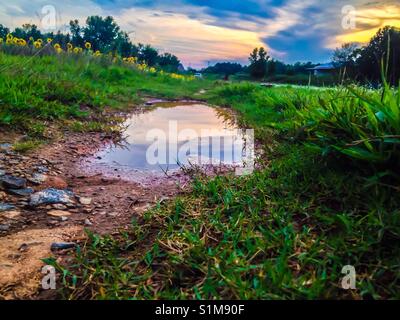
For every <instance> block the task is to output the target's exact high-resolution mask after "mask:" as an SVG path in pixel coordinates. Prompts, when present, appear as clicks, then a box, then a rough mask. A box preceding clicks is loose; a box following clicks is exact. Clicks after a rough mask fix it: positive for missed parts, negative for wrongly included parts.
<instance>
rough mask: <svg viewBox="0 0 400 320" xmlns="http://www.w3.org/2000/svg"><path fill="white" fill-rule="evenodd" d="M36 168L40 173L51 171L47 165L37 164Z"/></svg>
mask: <svg viewBox="0 0 400 320" xmlns="http://www.w3.org/2000/svg"><path fill="white" fill-rule="evenodd" d="M36 170H37V171H38V172H39V173H46V172H49V169H47V168H46V167H45V166H37V167H36Z"/></svg>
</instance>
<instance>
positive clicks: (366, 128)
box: [47, 84, 400, 299]
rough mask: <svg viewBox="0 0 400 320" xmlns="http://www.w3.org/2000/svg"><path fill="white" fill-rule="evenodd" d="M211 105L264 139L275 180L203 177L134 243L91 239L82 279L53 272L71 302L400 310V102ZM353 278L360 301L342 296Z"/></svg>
mask: <svg viewBox="0 0 400 320" xmlns="http://www.w3.org/2000/svg"><path fill="white" fill-rule="evenodd" d="M207 95H208V96H207V97H206V98H207V99H208V100H209V101H210V102H212V103H215V104H219V105H226V106H231V107H232V108H234V109H235V110H237V111H238V112H239V114H240V122H241V123H242V125H244V126H247V127H252V128H255V129H256V136H257V138H258V140H259V141H260V143H261V145H263V148H264V153H265V157H264V160H263V168H262V169H259V170H257V171H256V172H255V173H254V174H252V175H250V176H247V177H233V176H226V177H217V178H213V179H207V178H202V177H198V178H196V179H195V180H194V182H193V192H191V193H188V194H186V195H183V196H179V197H178V198H176V199H174V200H173V201H170V202H169V203H163V204H162V205H159V206H157V207H155V208H153V209H152V210H150V211H148V212H147V213H146V214H145V215H144V216H143V217H138V218H137V219H134V220H133V221H132V228H131V230H130V231H129V232H126V233H121V234H120V235H119V236H117V237H99V236H96V235H90V239H89V241H88V242H87V243H86V244H85V246H84V247H82V248H79V249H78V251H77V253H76V255H75V260H74V263H73V264H72V265H70V266H68V267H63V266H59V265H57V263H56V262H54V261H52V260H49V261H47V262H49V263H53V264H54V265H56V266H57V268H59V270H60V271H61V272H62V273H61V274H63V275H64V276H63V278H62V279H61V281H62V282H63V285H64V289H63V291H62V294H63V295H64V297H68V298H73V299H79V298H80V299H82V298H95V299H132V298H135V299H154V298H156V299H165V298H169V299H223V298H224V299H315V298H320V299H335V298H339V299H385V298H400V296H399V292H400V290H399V289H400V283H399V275H400V272H399V271H400V270H399V265H400V248H399V246H398V241H399V238H400V215H399V202H400V199H399V197H398V174H399V172H398V169H397V167H396V166H395V165H394V163H397V159H398V144H399V141H398V140H397V139H398V138H397V137H398V135H399V133H400V132H399V128H398V124H399V123H400V121H399V119H398V117H399V99H400V95H399V93H398V92H395V91H393V90H391V89H389V88H387V90H386V91H385V92H382V91H381V92H370V91H364V90H362V89H360V88H354V89H350V90H347V89H346V90H345V89H343V90H326V91H316V90H309V89H290V88H275V89H265V88H261V87H258V86H255V85H251V84H240V85H235V84H233V85H222V86H220V87H217V88H215V89H214V90H212V91H211V92H209V93H208V94H207ZM346 265H352V266H354V267H355V269H356V272H357V289H356V290H350V291H348V290H343V289H342V288H341V279H342V277H343V276H344V275H343V274H342V273H341V270H342V268H343V267H344V266H346Z"/></svg>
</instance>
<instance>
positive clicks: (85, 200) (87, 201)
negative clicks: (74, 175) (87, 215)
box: [79, 197, 92, 206]
mask: <svg viewBox="0 0 400 320" xmlns="http://www.w3.org/2000/svg"><path fill="white" fill-rule="evenodd" d="M79 202H80V203H81V204H82V205H84V206H88V205H90V204H92V199H91V198H84V197H79Z"/></svg>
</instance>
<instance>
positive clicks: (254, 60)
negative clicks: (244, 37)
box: [249, 47, 270, 79]
mask: <svg viewBox="0 0 400 320" xmlns="http://www.w3.org/2000/svg"><path fill="white" fill-rule="evenodd" d="M269 58H270V56H269V55H268V53H267V51H266V50H265V49H264V48H262V47H261V48H260V49H258V48H255V49H254V50H253V52H252V53H251V54H250V57H249V60H250V66H249V70H250V75H251V76H252V77H253V78H255V79H262V78H264V77H265V76H266V74H267V66H268V60H269Z"/></svg>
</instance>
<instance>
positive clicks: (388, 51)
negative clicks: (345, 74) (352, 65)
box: [356, 26, 400, 84]
mask: <svg viewBox="0 0 400 320" xmlns="http://www.w3.org/2000/svg"><path fill="white" fill-rule="evenodd" d="M356 53H357V55H358V58H357V62H356V63H357V69H358V72H359V74H360V76H361V77H362V79H366V80H367V81H371V82H379V81H380V80H381V70H382V69H381V67H382V64H383V66H384V69H385V74H386V75H385V76H386V77H387V80H388V81H389V82H391V83H392V84H397V83H398V81H399V79H400V59H399V55H400V29H398V28H395V27H390V26H386V27H384V28H383V29H379V31H378V32H377V33H376V35H375V36H374V37H373V38H372V39H371V41H370V42H369V44H368V45H367V46H365V47H363V48H362V49H361V50H357V51H356Z"/></svg>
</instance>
